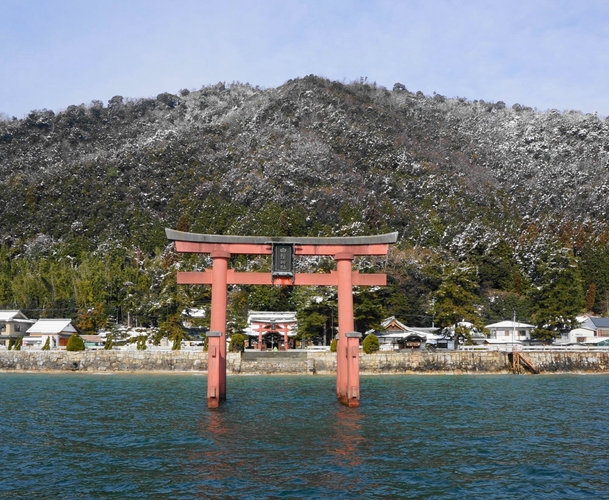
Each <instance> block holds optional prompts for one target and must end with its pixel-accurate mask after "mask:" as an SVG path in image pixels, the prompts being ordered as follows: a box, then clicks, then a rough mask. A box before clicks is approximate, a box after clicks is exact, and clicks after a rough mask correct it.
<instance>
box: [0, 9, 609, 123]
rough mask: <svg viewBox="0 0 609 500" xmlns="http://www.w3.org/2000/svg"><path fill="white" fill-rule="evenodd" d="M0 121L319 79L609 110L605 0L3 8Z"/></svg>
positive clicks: (534, 104) (545, 105)
mask: <svg viewBox="0 0 609 500" xmlns="http://www.w3.org/2000/svg"><path fill="white" fill-rule="evenodd" d="M0 47H1V50H0V112H3V113H4V114H5V115H8V116H17V117H18V118H21V117H23V116H25V115H27V113H28V112H29V111H30V110H33V109H42V108H47V109H52V110H54V111H59V110H62V109H65V108H66V107H67V106H69V105H70V104H80V103H85V104H88V103H90V102H91V101H92V100H94V99H99V100H101V101H103V102H104V103H106V102H107V101H108V99H110V98H111V97H112V96H114V95H122V96H124V97H134V98H137V97H154V96H156V95H157V94H159V93H161V92H173V93H176V92H178V91H179V90H180V89H182V88H188V89H199V88H201V86H203V85H208V84H214V83H217V82H219V81H225V82H232V81H241V82H249V83H251V84H252V85H259V86H261V87H276V86H279V85H281V84H283V83H284V82H286V81H287V80H289V79H291V78H296V77H302V76H306V75H308V74H316V75H319V76H324V77H326V78H330V79H333V80H339V81H346V82H349V81H352V80H357V79H359V78H360V77H367V78H368V81H370V82H376V83H377V84H378V85H383V86H385V87H387V88H389V89H391V88H392V87H393V84H394V83H396V82H401V83H403V84H404V85H406V87H407V88H408V90H411V91H417V90H421V91H422V92H424V93H425V94H428V95H431V94H432V93H433V92H437V93H439V94H443V95H445V96H447V97H457V96H459V97H467V98H468V99H471V100H474V99H484V100H486V101H499V100H502V101H504V102H505V103H506V104H508V105H510V106H511V105H512V104H514V103H516V102H518V103H520V104H523V105H527V106H531V107H534V108H537V109H540V110H545V109H551V108H557V109H559V110H568V109H575V110H579V111H583V112H586V113H594V112H598V114H599V115H600V116H603V117H605V116H607V115H609V92H608V91H607V89H608V87H609V85H608V82H609V75H608V73H609V2H607V1H606V0H589V1H588V0H578V1H577V2H575V1H572V0H570V1H562V0H528V1H521V0H513V1H511V0H501V1H498V0H497V1H496V0H463V1H450V0H444V1H442V0H438V1H434V0H427V1H425V0H402V1H394V0H386V1H382V0H378V1H375V0H368V1H366V0H342V1H341V0H319V1H318V0H300V1H295V0H258V1H254V0H249V1H245V0H214V1H209V0H172V1H167V0H133V1H130V0H121V1H117V0H0Z"/></svg>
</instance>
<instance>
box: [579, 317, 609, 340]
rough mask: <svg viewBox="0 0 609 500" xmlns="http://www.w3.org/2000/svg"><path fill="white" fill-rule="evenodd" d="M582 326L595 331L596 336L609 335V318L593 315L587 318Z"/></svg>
mask: <svg viewBox="0 0 609 500" xmlns="http://www.w3.org/2000/svg"><path fill="white" fill-rule="evenodd" d="M580 328H587V329H589V330H593V331H594V336H595V337H609V318H599V317H595V316H592V317H590V318H585V319H584V320H583V321H582V322H581V324H580Z"/></svg>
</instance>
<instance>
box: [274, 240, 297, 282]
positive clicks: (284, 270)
mask: <svg viewBox="0 0 609 500" xmlns="http://www.w3.org/2000/svg"><path fill="white" fill-rule="evenodd" d="M272 245H273V262H272V265H271V268H272V270H271V278H272V279H275V278H290V279H291V280H292V281H294V244H293V243H273V244H272Z"/></svg>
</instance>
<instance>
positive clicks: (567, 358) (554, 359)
mask: <svg viewBox="0 0 609 500" xmlns="http://www.w3.org/2000/svg"><path fill="white" fill-rule="evenodd" d="M525 355H526V357H527V358H528V359H529V361H530V362H531V363H532V364H533V365H534V366H535V367H537V369H538V371H539V372H540V373H541V374H552V373H556V374H559V373H560V374H568V373H581V374H585V373H596V374H598V373H609V351H607V352H605V351H603V352H600V351H590V352H576V351H569V352H565V351H536V352H526V353H525ZM226 367H227V375H229V376H232V375H252V376H255V375H334V374H335V373H336V354H335V353H330V352H316V351H300V352H296V351H292V352H290V351H288V352H287V353H283V352H270V353H265V352H257V353H251V352H246V353H243V354H242V353H228V354H227V359H226ZM513 368H514V366H513V364H512V353H507V352H502V351H447V352H427V351H422V352H418V351H408V352H377V353H374V354H361V356H360V374H361V375H362V376H368V375H389V374H402V375H455V376H458V375H495V374H497V375H505V374H510V373H513V372H514V370H513ZM0 373H89V374H100V375H106V374H114V373H132V374H155V373H158V374H167V373H171V374H184V375H189V374H190V375H203V376H206V375H207V352H204V351H148V350H146V351H127V350H124V351H118V350H116V351H114V350H112V351H104V350H88V351H79V352H67V351H0ZM519 373H530V370H527V369H526V367H523V366H520V368H519Z"/></svg>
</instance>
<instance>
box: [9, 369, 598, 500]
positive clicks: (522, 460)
mask: <svg viewBox="0 0 609 500" xmlns="http://www.w3.org/2000/svg"><path fill="white" fill-rule="evenodd" d="M334 387H335V383H334V378H333V377H320V376H314V377H312V376H309V377H304V376H303V377H263V376H259V377H229V379H228V391H229V392H228V401H227V403H226V404H225V405H224V406H223V407H222V408H220V409H218V410H209V409H207V407H206V401H205V399H204V395H205V391H206V378H205V377H203V376H192V375H145V376H142V375H83V374H69V375H43V374H8V373H3V374H0V403H1V404H0V498H2V499H20V498H23V499H47V498H48V499H89V498H121V499H123V498H124V499H128V498H134V499H174V498H175V499H190V498H252V499H257V498H260V499H262V498H307V499H308V498H425V499H429V498H433V499H444V498H446V499H452V498H464V499H465V498H467V499H478V498H479V499H495V498H496V499H503V498H506V499H507V498H510V499H513V498H516V499H520V498H522V499H536V498H544V499H573V498H594V499H597V498H609V447H608V446H607V445H608V443H607V441H608V439H607V437H606V435H607V431H608V429H609V398H608V397H607V395H608V394H609V377H607V376H576V375H573V376H509V375H506V376H376V377H363V378H362V406H361V407H360V408H351V409H349V408H344V407H342V406H341V405H340V404H339V403H337V402H336V400H335V397H334V390H335V389H334Z"/></svg>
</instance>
